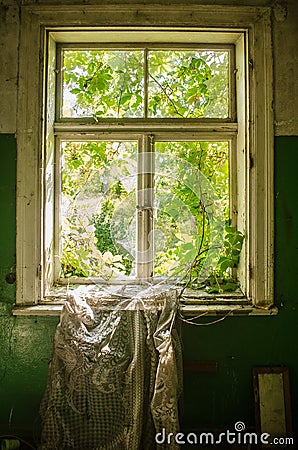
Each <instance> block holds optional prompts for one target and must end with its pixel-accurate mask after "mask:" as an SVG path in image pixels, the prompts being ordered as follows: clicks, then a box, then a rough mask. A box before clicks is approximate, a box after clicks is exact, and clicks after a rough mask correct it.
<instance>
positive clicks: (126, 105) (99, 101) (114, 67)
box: [61, 50, 144, 118]
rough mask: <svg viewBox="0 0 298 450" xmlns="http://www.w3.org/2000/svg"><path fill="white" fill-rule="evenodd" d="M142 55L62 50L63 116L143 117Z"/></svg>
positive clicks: (140, 52) (126, 52)
mask: <svg viewBox="0 0 298 450" xmlns="http://www.w3.org/2000/svg"><path fill="white" fill-rule="evenodd" d="M143 79H144V71H143V52H142V51H125V50H110V51H109V50H84V51H80V50H64V52H63V89H62V91H63V92H62V112H61V114H62V117H91V116H93V117H96V118H101V117H105V118H107V117H114V118H120V117H142V116H144V89H143V84H144V82H143Z"/></svg>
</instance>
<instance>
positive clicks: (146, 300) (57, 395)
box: [40, 287, 182, 450]
mask: <svg viewBox="0 0 298 450" xmlns="http://www.w3.org/2000/svg"><path fill="white" fill-rule="evenodd" d="M116 297H117V296H116ZM177 308H178V306H177V293H176V291H175V290H174V289H167V290H166V289H165V288H163V289H156V288H154V287H152V288H149V289H146V290H143V291H141V292H140V293H139V294H137V295H134V296H128V297H125V296H123V295H121V296H120V299H119V297H117V298H115V295H106V294H105V293H103V294H101V295H94V294H93V295H91V294H90V292H89V294H88V293H87V294H86V293H84V294H83V293H80V292H78V291H73V293H71V294H69V295H68V299H67V301H66V302H65V305H64V307H63V311H62V314H61V318H60V323H59V325H58V327H57V331H56V334H55V339H54V347H53V354H52V360H51V365H50V371H49V379H48V384H47V388H46V392H45V396H44V399H43V402H42V405H41V416H42V421H43V429H42V442H41V446H40V449H41V450H49V449H51V450H53V449H59V450H61V449H77V450H95V449H98V450H109V449H111V450H112V449H113V450H118V449H119V450H120V449H121V450H141V449H144V450H152V449H161V448H171V449H175V448H178V446H177V445H176V444H175V443H174V442H173V439H172V441H171V445H170V446H169V445H168V444H167V443H166V442H165V443H164V444H162V443H159V444H157V443H156V440H155V436H156V433H159V432H161V431H162V430H163V429H165V432H166V434H167V435H168V434H169V433H173V435H172V436H175V434H176V433H178V432H179V422H178V399H179V395H180V391H181V385H182V380H181V373H182V370H181V367H182V364H181V359H182V357H181V347H180V341H179V336H178V333H177V329H176V328H175V319H176V313H177Z"/></svg>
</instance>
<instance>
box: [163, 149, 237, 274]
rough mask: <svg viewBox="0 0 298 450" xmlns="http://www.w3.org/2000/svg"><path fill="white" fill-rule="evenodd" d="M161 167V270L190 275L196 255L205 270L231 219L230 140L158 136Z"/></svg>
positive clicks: (198, 263)
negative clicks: (176, 139) (175, 139)
mask: <svg viewBox="0 0 298 450" xmlns="http://www.w3.org/2000/svg"><path fill="white" fill-rule="evenodd" d="M155 170H156V175H155V207H156V213H155V224H154V237H155V274H158V275H185V273H186V271H187V270H188V269H189V267H190V264H193V261H194V260H195V259H196V264H197V269H198V270H197V272H198V273H199V271H200V269H201V268H202V267H203V265H204V263H205V261H206V257H207V252H208V248H209V246H211V245H214V238H215V239H216V240H218V241H219V242H220V243H221V242H223V239H224V236H223V234H224V223H225V221H228V219H229V143H228V142H157V143H156V144H155ZM217 215H218V217H219V219H218V220H219V222H221V223H223V227H222V226H221V224H220V223H219V225H220V227H219V229H220V230H221V231H220V233H221V235H220V236H215V235H214V228H215V226H216V223H217V222H216V220H217V218H216V216H217ZM211 222H212V227H213V231H212V232H211V229H210V226H211V225H210V224H211ZM212 233H213V234H212ZM215 234H216V233H215ZM214 236H215V237H214ZM223 251H224V246H223ZM216 262H217V261H214V263H215V264H216ZM193 273H194V272H193Z"/></svg>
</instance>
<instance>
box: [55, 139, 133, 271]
mask: <svg viewBox="0 0 298 450" xmlns="http://www.w3.org/2000/svg"><path fill="white" fill-rule="evenodd" d="M61 147H62V174H61V185H62V186H61V187H62V195H61V203H60V223H61V230H60V232H61V246H62V249H61V255H62V256H61V269H62V276H63V277H71V276H76V277H87V276H90V277H91V276H92V277H94V276H98V277H103V278H104V279H112V278H115V277H119V276H124V275H129V274H130V273H131V270H132V265H133V260H134V254H135V234H136V232H135V230H136V224H135V208H136V200H135V198H136V189H135V188H136V172H137V163H136V154H137V142H134V141H129V142H124V141H121V142H63V143H62V145H61Z"/></svg>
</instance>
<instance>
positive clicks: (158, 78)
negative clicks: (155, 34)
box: [62, 49, 229, 118]
mask: <svg viewBox="0 0 298 450" xmlns="http://www.w3.org/2000/svg"><path fill="white" fill-rule="evenodd" d="M146 54H147V65H146V64H145V60H146ZM63 64H64V68H63V108H62V110H63V111H62V116H63V117H88V116H93V117H95V118H100V117H117V118H118V117H131V118H133V117H135V118H136V117H146V115H147V116H148V117H152V118H155V117H168V118H169V117H173V118H174V117H180V118H181V117H184V118H198V117H216V118H222V117H228V116H229V101H228V97H229V74H228V72H229V53H228V52H227V51H217V50H173V49H172V50H171V49H169V50H153V49H151V50H150V49H149V50H148V51H147V53H145V50H64V52H63ZM145 66H146V67H147V68H148V69H147V72H145V70H144V67H145ZM146 85H147V86H148V92H147V102H145V101H144V97H145V95H146V92H145V91H144V86H146ZM145 104H147V108H148V109H147V111H145Z"/></svg>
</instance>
